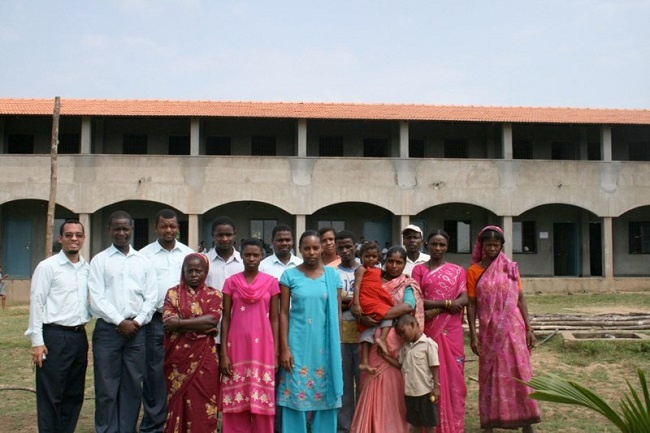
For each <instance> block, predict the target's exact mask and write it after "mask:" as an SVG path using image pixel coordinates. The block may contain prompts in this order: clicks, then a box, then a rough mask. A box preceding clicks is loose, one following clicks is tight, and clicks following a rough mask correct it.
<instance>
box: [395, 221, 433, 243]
mask: <svg viewBox="0 0 650 433" xmlns="http://www.w3.org/2000/svg"><path fill="white" fill-rule="evenodd" d="M397 218H398V219H399V225H398V226H397V227H395V228H394V229H393V245H402V229H403V228H404V227H406V226H407V225H409V224H411V216H410V215H398V216H397ZM426 235H427V234H426V233H425V234H424V236H425V237H426ZM425 240H426V239H425ZM422 245H424V243H422Z"/></svg>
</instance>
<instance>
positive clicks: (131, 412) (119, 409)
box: [93, 319, 146, 433]
mask: <svg viewBox="0 0 650 433" xmlns="http://www.w3.org/2000/svg"><path fill="white" fill-rule="evenodd" d="M145 334H146V326H143V327H142V328H140V330H139V331H138V333H137V334H136V335H135V337H133V338H126V337H123V336H122V335H120V334H119V333H118V332H117V327H116V326H115V325H112V324H110V323H107V322H105V321H103V320H101V319H97V324H96V325H95V331H94V332H93V361H94V368H95V431H96V433H127V432H128V433H130V432H134V431H136V424H137V422H138V415H139V412H140V402H141V401H142V380H143V377H144V370H145Z"/></svg>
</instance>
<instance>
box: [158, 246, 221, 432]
mask: <svg viewBox="0 0 650 433" xmlns="http://www.w3.org/2000/svg"><path fill="white" fill-rule="evenodd" d="M208 267H209V263H208V259H207V258H206V256H204V255H203V254H199V253H193V254H189V255H187V257H185V260H184V262H183V273H182V275H181V282H180V284H179V285H178V286H176V287H172V288H171V289H169V290H168V291H167V295H166V296H165V304H164V306H163V323H164V329H165V342H164V347H165V361H164V364H163V371H164V373H165V381H166V382H167V421H166V422H165V432H166V433H180V432H186V431H192V432H194V433H197V432H198V433H204V432H205V433H208V432H209V433H212V432H215V431H217V403H218V402H217V397H218V396H219V360H218V358H217V352H216V344H215V340H214V335H215V333H216V332H217V325H218V324H219V319H220V318H221V293H219V291H217V290H215V289H213V288H212V287H207V286H206V285H205V279H206V277H207V276H208Z"/></svg>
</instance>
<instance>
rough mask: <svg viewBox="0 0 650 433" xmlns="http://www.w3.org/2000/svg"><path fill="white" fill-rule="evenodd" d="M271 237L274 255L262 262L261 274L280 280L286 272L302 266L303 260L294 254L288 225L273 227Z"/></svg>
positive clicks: (291, 235)
mask: <svg viewBox="0 0 650 433" xmlns="http://www.w3.org/2000/svg"><path fill="white" fill-rule="evenodd" d="M271 237H272V238H273V240H272V242H273V254H272V255H270V256H268V257H267V258H265V259H264V260H262V262H261V263H260V272H264V273H266V274H270V275H273V276H274V277H275V278H276V279H278V280H280V277H281V276H282V273H283V272H284V271H285V270H287V269H289V268H295V267H296V266H298V265H300V264H301V263H302V259H301V258H299V257H297V256H295V255H294V254H293V234H292V233H291V227H289V226H288V225H286V224H278V225H276V226H275V227H273V231H272V232H271Z"/></svg>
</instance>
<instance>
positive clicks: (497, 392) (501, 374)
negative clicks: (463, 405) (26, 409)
mask: <svg viewBox="0 0 650 433" xmlns="http://www.w3.org/2000/svg"><path fill="white" fill-rule="evenodd" d="M473 266H478V265H473ZM518 281H519V271H518V269H517V264H516V263H515V262H512V261H510V260H509V259H508V258H507V257H506V255H505V254H504V253H503V252H501V253H499V255H498V256H497V257H496V259H494V261H493V262H492V263H491V264H490V266H488V268H487V269H486V270H485V271H484V272H483V274H482V275H481V277H480V278H479V280H478V282H477V284H476V308H477V312H478V319H479V344H480V348H481V356H480V358H479V412H480V419H481V428H488V427H493V428H497V427H498V428H518V427H523V426H527V425H530V424H534V423H538V422H539V421H540V413H539V408H538V406H537V402H536V401H535V400H532V399H529V398H528V394H530V392H531V390H530V388H528V387H527V386H525V385H522V384H521V383H519V382H517V381H516V380H514V378H517V379H521V380H524V381H528V380H530V379H531V377H532V373H533V372H532V367H531V364H530V350H529V349H528V347H527V345H526V325H525V323H524V319H523V317H522V315H521V311H519V307H518V301H519V283H518Z"/></svg>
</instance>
